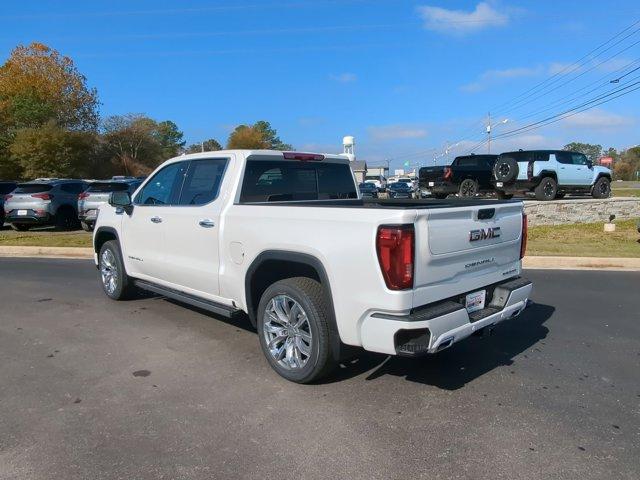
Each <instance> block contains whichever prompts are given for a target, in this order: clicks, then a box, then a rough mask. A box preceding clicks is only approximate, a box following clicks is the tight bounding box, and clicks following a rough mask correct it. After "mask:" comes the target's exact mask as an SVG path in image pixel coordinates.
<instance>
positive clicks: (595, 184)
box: [419, 150, 611, 200]
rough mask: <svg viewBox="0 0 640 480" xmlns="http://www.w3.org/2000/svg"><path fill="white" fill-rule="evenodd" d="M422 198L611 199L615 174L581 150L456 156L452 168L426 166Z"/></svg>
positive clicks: (421, 184)
mask: <svg viewBox="0 0 640 480" xmlns="http://www.w3.org/2000/svg"><path fill="white" fill-rule="evenodd" d="M419 189H420V192H419V194H420V196H421V197H423V198H424V197H429V196H433V197H436V198H446V197H447V196H448V195H451V194H455V195H458V196H460V197H474V196H476V195H478V194H486V193H494V194H496V195H497V196H498V198H502V199H507V198H511V197H513V195H514V194H524V195H531V194H533V196H535V198H536V199H537V200H553V199H556V198H562V197H564V196H565V195H566V194H582V195H591V196H593V197H594V198H608V197H609V196H610V195H611V170H609V169H608V168H606V167H602V166H599V165H593V163H592V162H591V161H590V160H589V159H588V158H587V157H586V156H585V155H584V154H582V153H580V152H570V151H566V150H519V151H517V152H505V153H501V154H500V155H467V156H460V157H456V158H455V160H454V161H453V162H452V164H451V165H450V166H447V167H443V166H434V167H423V168H421V169H420V173H419Z"/></svg>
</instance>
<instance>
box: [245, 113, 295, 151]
mask: <svg viewBox="0 0 640 480" xmlns="http://www.w3.org/2000/svg"><path fill="white" fill-rule="evenodd" d="M253 128H255V129H256V130H258V131H259V132H261V133H262V136H263V138H264V139H265V141H266V142H267V144H268V145H269V146H268V147H267V148H269V149H270V150H292V149H293V147H292V146H291V145H289V144H288V143H284V142H282V140H280V137H278V132H276V130H275V129H274V128H272V127H271V124H270V123H269V122H265V121H264V120H258V121H257V122H256V123H254V124H253Z"/></svg>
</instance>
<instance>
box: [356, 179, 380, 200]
mask: <svg viewBox="0 0 640 480" xmlns="http://www.w3.org/2000/svg"><path fill="white" fill-rule="evenodd" d="M358 188H359V189H360V195H361V196H362V198H378V187H377V186H376V184H375V183H373V182H364V183H361V184H360V185H358Z"/></svg>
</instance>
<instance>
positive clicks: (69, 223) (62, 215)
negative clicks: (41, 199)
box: [55, 207, 80, 231]
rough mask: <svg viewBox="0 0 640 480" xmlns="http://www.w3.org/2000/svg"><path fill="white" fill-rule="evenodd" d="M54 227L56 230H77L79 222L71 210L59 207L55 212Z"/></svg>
mask: <svg viewBox="0 0 640 480" xmlns="http://www.w3.org/2000/svg"><path fill="white" fill-rule="evenodd" d="M55 225H56V230H64V231H69V230H77V229H78V228H80V220H78V217H77V215H76V212H75V211H74V210H73V209H72V208H70V207H60V208H59V209H58V210H57V211H56V217H55Z"/></svg>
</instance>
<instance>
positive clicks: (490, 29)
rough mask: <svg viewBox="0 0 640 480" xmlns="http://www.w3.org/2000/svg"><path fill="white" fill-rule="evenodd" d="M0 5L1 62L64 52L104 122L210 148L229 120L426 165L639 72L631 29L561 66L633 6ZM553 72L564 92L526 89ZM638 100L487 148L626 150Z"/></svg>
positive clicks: (287, 137)
mask: <svg viewBox="0 0 640 480" xmlns="http://www.w3.org/2000/svg"><path fill="white" fill-rule="evenodd" d="M2 7H3V8H2V10H1V11H0V58H6V57H7V56H8V54H9V52H10V51H11V49H12V48H13V47H14V46H15V45H16V44H19V43H24V44H26V43H29V42H31V41H39V42H43V43H45V44H47V45H49V46H51V47H53V48H56V49H58V50H59V51H61V52H62V53H64V54H66V55H69V56H71V57H72V58H73V59H74V60H75V62H76V65H77V66H78V68H79V69H80V71H81V72H82V73H83V74H84V75H85V76H86V77H87V79H88V83H89V85H91V86H94V87H96V88H97V89H98V92H99V96H100V101H101V114H102V116H108V115H113V114H123V113H129V112H134V113H145V114H147V115H149V116H151V117H153V118H156V119H158V120H164V119H171V120H173V121H175V122H176V123H177V124H178V125H179V127H180V128H181V129H182V130H183V131H184V132H185V137H186V139H187V140H188V141H189V142H196V141H200V140H203V139H206V138H210V137H213V138H216V139H218V140H219V141H220V142H221V143H224V141H226V138H227V136H228V134H229V132H230V130H231V129H232V128H233V127H234V126H235V125H237V124H239V123H251V122H254V121H256V120H261V119H264V120H268V121H270V122H271V123H272V125H273V126H274V127H275V128H276V129H277V130H278V132H279V134H280V136H281V138H282V139H283V140H284V141H287V142H289V143H292V144H293V145H294V146H295V147H296V148H297V149H300V150H320V151H329V152H335V151H339V150H340V149H341V146H340V144H341V139H342V136H343V135H354V136H355V137H356V153H357V154H358V157H359V158H360V159H366V160H368V161H369V162H370V163H376V162H379V161H381V160H383V159H387V158H391V159H392V166H400V165H401V164H402V163H403V162H405V161H409V162H411V164H412V165H418V164H432V163H433V157H434V155H439V157H438V159H437V160H436V161H437V162H438V163H444V162H446V156H445V155H443V154H442V153H443V150H444V149H445V146H446V145H447V142H449V144H454V147H453V148H452V149H451V152H450V154H449V155H450V158H452V157H453V156H454V155H455V154H458V153H463V152H465V151H467V150H469V149H470V148H471V147H473V146H474V145H475V144H477V143H478V142H480V141H482V140H483V139H484V137H486V135H485V134H484V133H483V132H484V131H485V123H486V121H487V120H486V116H487V112H488V111H489V110H492V112H493V118H494V121H496V122H500V121H502V120H503V119H505V118H508V122H507V123H506V124H503V125H499V126H496V127H495V128H494V134H495V135H497V134H499V133H500V132H501V131H502V132H506V131H511V130H513V129H514V128H518V127H521V126H523V125H526V124H527V123H529V122H531V121H535V120H537V119H540V118H544V117H545V116H548V115H550V114H554V113H557V112H560V111H562V110H563V107H564V108H567V107H570V106H572V105H573V104H576V103H580V102H579V100H578V99H576V101H575V102H574V103H570V102H569V103H565V104H563V103H562V102H563V99H566V98H567V97H568V96H569V99H570V98H571V96H573V95H579V94H580V92H582V93H585V92H588V91H589V88H587V87H586V86H587V85H589V84H594V85H595V86H598V85H600V84H599V83H597V82H599V81H602V82H604V83H608V79H609V78H615V77H616V76H617V75H618V76H619V75H620V74H624V73H626V72H627V71H630V70H631V69H632V68H634V67H636V66H639V65H640V63H635V64H634V63H633V62H634V61H635V60H637V59H639V58H640V43H639V44H638V45H632V44H633V42H637V41H640V31H639V32H638V33H635V30H634V29H631V30H628V31H627V33H628V34H629V35H630V36H629V38H628V39H626V40H624V41H621V43H619V44H618V45H617V46H614V47H612V48H611V49H610V50H608V51H607V52H604V53H602V55H601V56H600V57H597V56H595V55H594V56H591V57H589V58H587V59H585V61H584V62H582V63H581V64H580V65H574V66H573V67H572V64H573V62H575V61H576V60H578V59H580V58H581V57H583V56H584V55H585V54H586V53H587V52H589V51H590V50H592V49H593V48H595V47H597V46H598V45H600V44H602V43H603V42H605V41H607V40H608V39H609V38H611V37H612V36H613V35H615V34H616V33H618V32H620V31H622V30H623V29H625V28H627V27H629V26H630V25H631V24H632V23H633V22H635V21H638V20H640V5H639V4H638V3H637V1H633V0H622V1H618V2H616V5H615V9H614V8H612V6H611V4H608V3H607V2H595V1H593V2H592V1H584V0H583V1H578V0H568V1H565V0H563V1H561V2H558V1H555V2H551V1H517V2H516V1H513V2H511V1H502V0H501V1H489V2H478V1H471V2H467V1H446V2H445V1H436V0H424V1H405V0H396V1H393V0H368V1H367V0H353V1H350V0H343V1H329V0H327V1H324V0H316V1H309V0H280V1H277V0H246V1H240V0H236V1H233V0H220V1H209V2H204V1H182V2H177V1H174V2H170V1H162V0H155V1H150V0H137V1H131V0H130V1H120V0H112V1H108V2H107V1H93V2H87V1H83V2H80V1H75V0H69V1H66V2H55V1H37V2H36V1H24V0H23V1H20V2H17V1H7V0H4V1H3V2H2ZM639 27H640V24H639V25H637V26H636V27H635V28H639ZM621 38H623V37H622V36H621V37H618V39H617V40H619V39H621ZM609 46H611V44H609ZM623 49H626V50H625V51H622V50H623ZM618 52H620V53H618ZM610 56H611V57H612V58H611V60H609V61H606V62H604V60H606V59H607V58H608V57H610ZM625 68H627V70H625ZM554 74H556V75H560V78H558V76H556V77H555V79H556V80H563V79H564V78H566V80H568V82H567V85H565V86H562V83H563V81H558V82H556V84H555V86H559V87H558V89H557V90H555V91H552V92H546V91H545V90H542V91H541V92H540V93H539V94H538V95H533V96H529V97H526V95H525V98H523V97H522V94H523V92H526V91H527V90H528V89H530V88H532V87H535V86H536V85H537V84H539V83H540V82H542V81H544V80H545V79H547V78H549V77H550V76H552V75H554ZM638 74H640V71H636V72H635V73H630V75H629V76H627V77H625V79H624V80H623V82H624V81H627V80H629V79H633V78H635V77H636V76H637V75H638ZM578 75H580V76H579V77H578V78H574V77H577V76H578ZM553 79H554V77H552V79H551V81H553ZM547 81H548V82H549V80H547ZM546 85H547V87H546V88H548V89H551V86H552V85H553V84H546ZM623 85H624V83H623ZM543 87H544V85H543ZM615 87H616V85H613V84H612V85H611V86H609V85H603V87H602V89H601V90H598V91H596V92H594V93H593V94H592V95H587V96H585V97H583V98H582V100H587V99H589V98H590V97H593V96H596V95H598V94H601V93H606V92H607V91H608V89H611V88H615ZM580 89H582V90H580ZM533 93H536V92H535V90H534V92H533ZM518 95H521V96H520V97H519V98H518V97H517V96H518ZM537 96H539V97H540V98H537ZM514 97H515V100H513V99H514ZM518 100H520V104H518V103H514V102H518ZM510 101H511V102H510ZM509 102H510V103H509ZM554 102H555V103H554ZM501 105H502V107H500V106H501ZM554 105H555V108H553V107H554ZM515 107H519V108H515ZM639 107H640V91H638V92H634V93H631V94H629V95H627V96H624V97H622V98H620V99H616V100H614V101H612V102H610V103H607V104H604V105H601V106H599V107H597V108H596V109H594V110H589V111H586V112H583V113H580V114H578V115H575V116H572V117H570V118H567V119H565V120H563V121H562V122H558V123H555V124H553V125H549V126H546V127H544V128H541V129H535V130H531V131H526V132H524V133H523V134H522V135H521V136H513V137H510V138H506V139H502V140H495V141H494V142H493V143H492V147H493V150H494V151H500V150H508V149H512V148H527V147H548V148H554V147H560V146H562V145H563V144H564V143H567V142H569V141H571V140H578V141H584V142H590V143H601V144H603V145H604V146H606V147H608V146H616V147H619V148H621V147H626V146H629V145H632V144H637V143H640V138H639V137H640V135H638V132H639V131H640V130H639V125H640V118H639V115H640V114H639V113H638V112H639V111H640V109H639ZM545 109H546V110H545ZM540 111H542V112H540ZM537 112H540V113H538V114H537ZM486 148H487V147H486V145H481V146H480V147H479V148H478V149H477V150H476V151H478V152H483V151H486Z"/></svg>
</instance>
